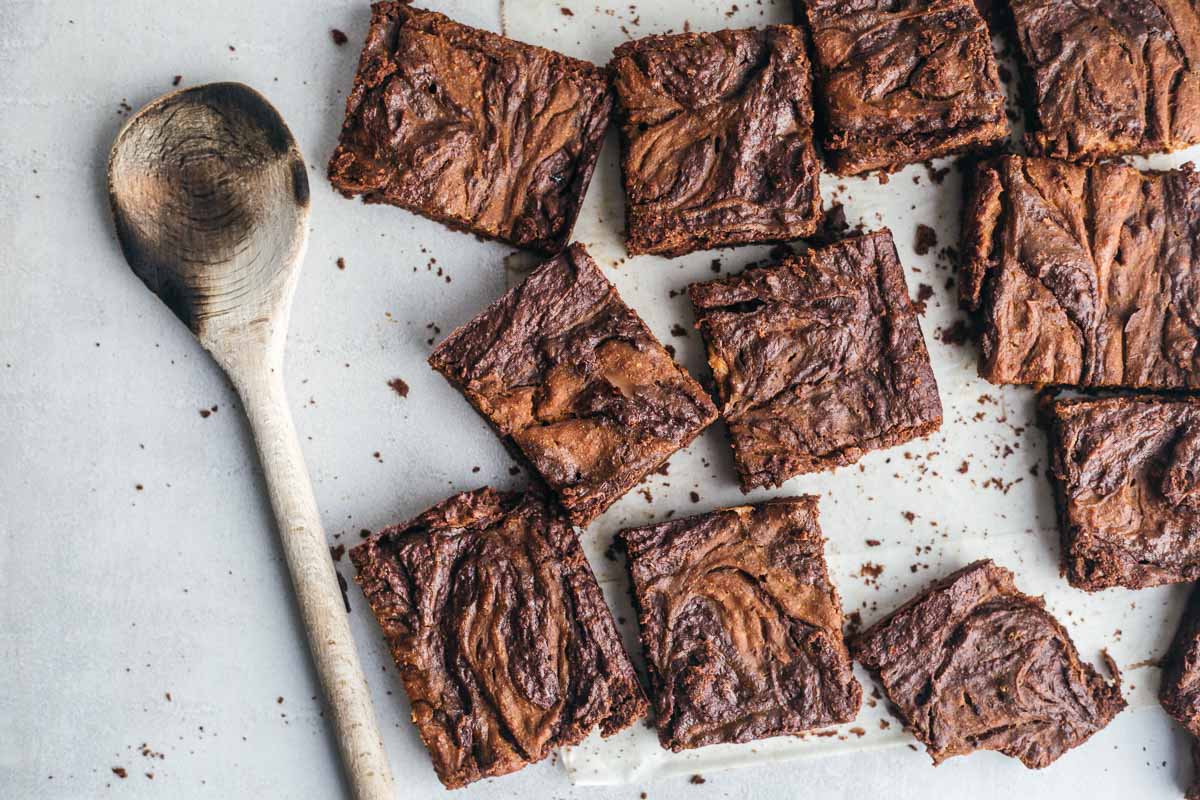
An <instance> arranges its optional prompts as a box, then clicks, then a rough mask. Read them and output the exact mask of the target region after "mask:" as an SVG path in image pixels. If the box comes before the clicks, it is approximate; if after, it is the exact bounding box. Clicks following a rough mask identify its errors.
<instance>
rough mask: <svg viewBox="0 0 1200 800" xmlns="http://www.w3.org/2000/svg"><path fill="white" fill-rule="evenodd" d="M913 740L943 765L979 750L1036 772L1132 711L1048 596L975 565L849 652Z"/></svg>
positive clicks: (863, 638)
mask: <svg viewBox="0 0 1200 800" xmlns="http://www.w3.org/2000/svg"><path fill="white" fill-rule="evenodd" d="M850 652H851V654H852V655H853V656H854V658H855V660H856V661H858V662H859V663H861V664H862V665H863V666H864V667H866V668H867V669H868V670H870V671H871V672H872V673H874V674H875V675H876V676H877V677H878V679H879V680H880V682H881V683H882V684H883V690H884V693H885V694H886V695H887V697H888V700H890V701H891V702H892V704H893V705H894V706H895V708H896V709H897V710H898V711H899V712H900V714H901V715H902V716H903V718H904V721H905V723H906V724H907V725H908V726H909V728H910V730H911V731H912V733H913V735H914V736H916V737H917V739H919V740H920V741H921V742H923V743H924V744H925V746H926V748H927V749H928V751H929V755H930V756H931V757H932V758H933V763H934V764H940V763H941V762H943V761H945V760H946V759H948V758H951V757H953V756H958V755H966V754H968V753H971V752H974V751H976V750H996V751H999V752H1001V753H1003V754H1004V755H1007V756H1011V757H1013V758H1019V759H1020V760H1021V762H1022V763H1023V764H1024V765H1025V766H1026V767H1029V768H1030V769H1040V768H1042V767H1045V766H1048V765H1049V764H1051V763H1053V762H1054V761H1055V760H1056V759H1057V758H1058V757H1059V756H1061V755H1063V753H1065V752H1067V751H1068V750H1070V749H1072V748H1074V747H1077V746H1079V745H1081V744H1083V742H1084V741H1086V740H1087V739H1088V738H1089V737H1090V736H1091V735H1092V734H1094V733H1095V732H1096V731H1098V730H1100V729H1101V728H1103V727H1104V726H1105V725H1107V724H1108V723H1109V721H1110V720H1111V719H1112V718H1113V717H1114V716H1116V714H1117V713H1118V712H1120V711H1121V709H1123V708H1124V707H1125V700H1124V698H1122V697H1121V679H1120V675H1119V674H1116V665H1115V664H1113V663H1112V662H1111V661H1110V662H1109V669H1110V670H1111V671H1113V672H1114V679H1115V680H1114V682H1112V683H1109V682H1107V681H1105V680H1104V679H1103V678H1102V677H1101V676H1100V675H1099V674H1098V673H1097V672H1096V671H1095V669H1093V668H1092V666H1091V665H1090V664H1087V663H1084V662H1081V661H1080V660H1079V653H1078V651H1076V649H1075V645H1074V643H1073V642H1072V641H1071V637H1070V636H1069V635H1068V634H1067V631H1066V629H1064V628H1063V627H1062V625H1060V624H1059V623H1058V621H1057V620H1055V619H1054V617H1052V616H1051V615H1050V614H1049V613H1048V612H1047V611H1046V609H1045V607H1044V604H1043V602H1042V600H1041V598H1035V597H1029V596H1028V595H1024V594H1022V593H1021V592H1020V591H1018V590H1017V588H1016V587H1015V586H1014V585H1013V576H1012V573H1011V572H1009V571H1008V570H1007V569H1004V568H1003V567H999V566H996V565H995V564H993V563H992V562H991V561H990V560H989V561H976V562H975V563H974V564H971V565H969V566H967V567H964V568H963V569H961V570H959V571H957V572H955V573H953V574H951V575H950V576H948V577H947V578H945V579H943V580H942V581H940V582H938V583H935V584H934V585H933V586H932V587H930V588H929V589H928V590H926V591H925V592H924V593H922V594H921V595H919V596H917V597H916V598H914V599H913V600H910V601H909V602H908V603H906V604H905V605H903V606H901V607H900V608H899V609H898V610H896V611H895V612H894V613H892V614H891V615H890V616H889V617H887V618H885V619H884V620H882V621H880V622H878V623H876V624H875V625H873V626H871V627H870V628H868V629H867V630H866V631H864V632H863V633H862V634H860V635H859V636H857V637H855V638H854V639H853V640H852V641H851V642H850Z"/></svg>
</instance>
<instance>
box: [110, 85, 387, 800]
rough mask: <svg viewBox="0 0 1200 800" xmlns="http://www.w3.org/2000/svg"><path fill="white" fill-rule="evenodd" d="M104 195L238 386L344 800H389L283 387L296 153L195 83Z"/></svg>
mask: <svg viewBox="0 0 1200 800" xmlns="http://www.w3.org/2000/svg"><path fill="white" fill-rule="evenodd" d="M108 188H109V197H110V200H111V203H112V209H113V217H114V220H115V223H116V227H117V234H118V237H119V238H120V240H121V247H122V249H123V251H124V253H125V258H126V260H128V261H129V264H130V266H131V267H133V270H134V272H135V273H137V275H138V277H140V278H141V279H142V281H144V282H145V284H146V285H147V286H148V287H149V288H150V290H151V291H153V292H154V293H155V294H157V295H158V296H159V297H160V298H161V299H162V300H163V302H164V303H166V304H167V306H169V307H170V308H171V310H172V311H174V312H175V314H176V316H178V317H179V319H180V320H182V321H183V322H184V324H186V325H187V326H188V327H189V328H190V329H191V330H192V332H193V333H194V334H195V335H196V337H197V338H198V339H199V340H200V343H201V344H202V345H203V346H204V348H205V349H206V350H208V351H209V352H210V353H211V354H212V355H213V357H214V358H215V359H216V361H217V363H218V364H220V365H221V367H222V368H223V369H224V370H225V372H226V373H227V374H228V375H229V377H230V379H231V380H232V381H233V383H234V385H235V386H236V387H237V390H238V394H239V395H240V396H241V398H242V404H243V405H244V406H245V408H246V414H247V416H248V417H249V419H250V425H251V428H252V429H253V431H254V438H255V443H256V444H257V446H258V450H259V456H260V458H261V460H262V464H263V471H264V473H265V475H266V479H267V486H268V488H269V491H270V494H271V505H272V507H273V509H274V511H275V517H276V520H277V521H278V523H279V530H280V537H281V540H282V542H283V550H284V554H285V556H286V559H287V563H288V568H289V570H290V572H291V575H292V583H293V586H294V587H295V590H296V596H297V599H298V601H299V605H300V611H301V616H302V618H303V621H304V625H305V628H306V630H307V632H308V640H309V646H310V649H311V650H312V654H313V660H314V662H315V664H316V667H317V673H318V674H319V676H320V679H321V684H322V687H323V688H324V690H325V696H326V698H327V699H328V704H329V708H330V710H331V713H332V717H333V719H334V724H335V730H336V734H337V739H338V744H339V746H340V749H341V753H342V758H343V761H344V764H345V767H346V774H347V776H348V778H349V782H350V785H351V788H352V790H353V794H354V796H355V798H357V800H384V798H391V797H392V796H393V795H392V780H391V773H390V770H389V768H388V764H387V759H386V756H385V754H384V752H383V744H382V740H381V737H380V735H379V729H378V725H377V723H376V720H375V712H374V709H373V708H372V705H371V697H370V694H369V692H368V690H367V685H366V680H365V679H364V677H363V673H362V668H361V666H360V664H359V661H358V655H357V653H356V652H355V650H354V643H353V640H352V639H351V636H350V626H349V624H348V623H347V619H346V612H345V610H344V608H343V605H342V597H341V592H340V590H339V589H338V583H337V575H336V573H335V571H334V567H333V561H332V559H331V558H330V555H329V548H328V545H327V542H326V540H325V533H324V530H323V528H322V526H321V518H320V515H319V513H318V511H317V505H316V500H315V498H314V496H313V491H312V485H311V483H310V481H309V477H308V471H307V469H306V467H305V465H304V457H303V453H302V452H301V449H300V444H299V440H298V438H297V436H296V429H295V426H294V424H293V422H292V418H291V412H290V410H289V408H288V404H287V396H286V393H285V390H284V384H283V350H284V342H285V337H286V334H287V322H288V316H289V314H290V310H291V302H292V296H293V294H294V292H295V288H296V280H297V277H298V276H299V270H300V264H301V262H302V261H303V258H304V251H305V248H306V246H307V243H308V214H309V190H308V176H307V173H306V171H305V165H304V159H303V157H302V156H301V155H300V151H299V148H298V147H297V146H296V143H295V140H294V139H293V138H292V134H291V131H289V130H288V128H287V125H285V124H284V122H283V120H282V118H281V117H280V116H279V114H278V112H276V111H275V109H274V108H273V107H272V106H271V104H270V103H268V102H267V101H266V99H265V98H263V97H262V96H261V95H260V94H258V93H257V92H255V91H254V90H253V89H250V88H249V87H247V86H243V85H241V84H237V83H216V84H209V85H207V86H198V87H194V88H190V89H185V90H183V91H180V92H175V93H173V94H169V95H166V96H164V97H161V98H159V99H158V100H156V101H154V102H153V103H151V104H150V105H148V106H146V107H145V108H144V109H142V110H141V111H140V112H138V113H137V114H136V115H135V116H134V117H132V118H131V119H130V120H129V122H128V123H127V124H126V126H125V127H124V128H123V129H122V131H121V132H120V133H119V134H118V136H117V140H116V142H115V143H114V144H113V149H112V154H111V156H110V158H109V165H108Z"/></svg>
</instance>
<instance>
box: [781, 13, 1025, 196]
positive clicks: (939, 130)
mask: <svg viewBox="0 0 1200 800" xmlns="http://www.w3.org/2000/svg"><path fill="white" fill-rule="evenodd" d="M798 5H799V6H800V8H802V9H803V11H804V13H805V15H806V16H807V18H808V27H809V30H811V31H812V40H813V51H814V56H813V58H814V60H815V62H816V67H817V98H818V101H819V105H818V110H819V113H820V114H821V115H822V116H823V124H824V125H825V127H826V130H825V154H826V157H827V159H828V160H829V161H830V166H831V167H832V168H833V171H834V172H837V173H838V174H841V175H853V174H856V173H860V172H866V171H869V170H878V169H882V170H894V169H898V168H900V167H902V166H904V165H905V164H911V163H913V162H916V161H923V160H925V159H928V158H933V157H935V156H942V155H948V154H950V153H957V152H962V151H964V150H970V149H978V148H981V147H988V146H990V145H993V144H995V143H997V142H998V141H1000V140H1001V139H1003V138H1004V137H1005V136H1007V135H1008V121H1007V119H1006V118H1005V115H1004V90H1003V88H1002V87H1001V85H1000V77H999V74H998V72H997V70H996V57H995V55H994V54H993V53H992V43H991V37H990V35H989V34H988V29H987V25H986V23H984V21H983V18H982V17H981V16H980V15H979V12H978V10H977V9H976V8H975V6H974V4H973V3H972V0H859V1H858V2H852V3H851V2H846V0H798Z"/></svg>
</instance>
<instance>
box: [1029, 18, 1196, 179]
mask: <svg viewBox="0 0 1200 800" xmlns="http://www.w3.org/2000/svg"><path fill="white" fill-rule="evenodd" d="M1010 5H1011V7H1012V14H1013V19H1014V21H1015V23H1016V33H1017V42H1018V45H1019V48H1020V52H1021V56H1022V60H1023V62H1024V64H1023V67H1024V69H1025V72H1026V75H1025V83H1026V87H1025V92H1024V94H1025V96H1026V98H1027V100H1028V102H1027V105H1028V107H1029V112H1030V113H1029V118H1030V119H1029V124H1030V130H1029V132H1028V133H1026V135H1025V142H1026V147H1027V148H1028V150H1029V152H1030V153H1031V154H1034V155H1046V156H1051V157H1053V158H1065V159H1069V160H1072V161H1076V160H1082V161H1095V160H1096V159H1099V158H1106V157H1110V156H1117V155H1124V154H1130V153H1157V152H1164V151H1168V150H1178V149H1181V148H1184V147H1187V146H1188V145H1191V144H1195V143H1196V142H1200V113H1197V109H1200V7H1198V6H1197V5H1196V3H1195V2H1177V1H1175V0H1167V1H1166V2H1164V1H1163V0H1121V2H1087V3H1081V2H1063V0H1010Z"/></svg>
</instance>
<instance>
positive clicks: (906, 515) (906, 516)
mask: <svg viewBox="0 0 1200 800" xmlns="http://www.w3.org/2000/svg"><path fill="white" fill-rule="evenodd" d="M900 516H902V517H904V519H905V520H907V521H908V524H909V525H911V524H912V522H913V520H915V519H916V518H917V515H916V514H914V513H913V512H911V511H901V512H900Z"/></svg>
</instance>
